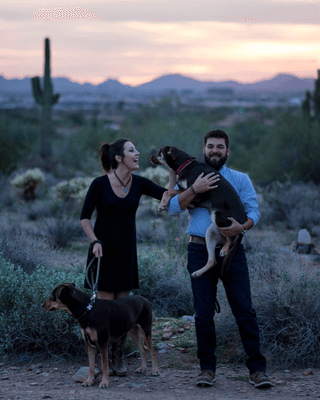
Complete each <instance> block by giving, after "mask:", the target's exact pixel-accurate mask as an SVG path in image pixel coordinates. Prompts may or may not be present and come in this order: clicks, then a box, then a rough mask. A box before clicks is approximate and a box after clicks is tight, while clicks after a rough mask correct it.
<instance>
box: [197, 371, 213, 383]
mask: <svg viewBox="0 0 320 400" xmlns="http://www.w3.org/2000/svg"><path fill="white" fill-rule="evenodd" d="M215 380H216V374H215V373H214V371H211V369H205V370H203V371H201V372H200V374H199V375H198V377H197V383H196V386H212V385H213V382H214V381H215Z"/></svg>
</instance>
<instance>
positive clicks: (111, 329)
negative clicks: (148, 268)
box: [42, 283, 159, 388]
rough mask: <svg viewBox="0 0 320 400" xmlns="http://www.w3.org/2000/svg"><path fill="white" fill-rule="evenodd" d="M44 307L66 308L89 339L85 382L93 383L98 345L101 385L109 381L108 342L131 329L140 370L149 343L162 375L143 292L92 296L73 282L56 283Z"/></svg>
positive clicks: (154, 364)
mask: <svg viewBox="0 0 320 400" xmlns="http://www.w3.org/2000/svg"><path fill="white" fill-rule="evenodd" d="M42 307H43V308H44V309H45V310H47V311H55V310H65V311H67V312H68V313H69V314H71V315H72V316H73V317H74V318H76V319H77V320H78V322H79V324H80V328H81V333H82V336H83V339H84V341H85V343H86V350H87V355H88V359H89V376H88V379H87V380H86V381H85V382H84V383H83V384H82V385H83V386H91V385H93V383H94V365H95V354H96V349H99V350H100V355H101V365H102V381H101V383H100V388H106V387H108V385H109V361H108V348H109V344H111V343H113V342H115V341H117V340H118V339H119V338H121V337H122V336H124V335H126V334H127V333H128V332H130V336H131V338H132V340H133V341H134V343H135V344H136V346H137V347H138V350H139V352H140V356H141V367H140V368H139V369H138V370H137V372H146V367H147V364H146V349H145V345H144V343H146V345H147V347H148V349H149V351H150V355H151V359H152V375H159V369H158V365H157V360H156V355H155V351H154V348H153V346H152V340H151V329H152V309H151V304H150V302H149V301H148V300H147V299H145V298H144V297H142V296H126V297H122V298H120V299H118V300H99V299H96V300H94V301H92V300H90V296H88V295H87V294H85V293H83V292H81V291H80V290H78V289H76V288H75V284H74V283H63V284H61V285H59V286H57V287H56V288H55V289H54V290H53V291H52V294H51V296H50V298H49V299H48V300H47V301H46V302H45V303H43V305H42Z"/></svg>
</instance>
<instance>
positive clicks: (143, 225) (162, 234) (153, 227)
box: [136, 219, 167, 243]
mask: <svg viewBox="0 0 320 400" xmlns="http://www.w3.org/2000/svg"><path fill="white" fill-rule="evenodd" d="M136 228H137V241H138V242H147V243H162V242H164V241H165V240H166V238H167V233H166V230H165V227H164V225H163V223H162V221H159V220H156V219H154V220H151V221H150V220H149V221H137V223H136Z"/></svg>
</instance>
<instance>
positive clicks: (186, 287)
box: [135, 251, 194, 317]
mask: <svg viewBox="0 0 320 400" xmlns="http://www.w3.org/2000/svg"><path fill="white" fill-rule="evenodd" d="M138 263H139V281H140V288H139V289H138V290H135V294H140V295H141V296H144V297H146V298H147V299H148V300H149V301H150V302H151V304H152V309H153V311H154V312H155V313H156V314H157V315H158V316H163V317H168V316H170V317H181V316H182V315H185V314H187V315H192V314H193V313H194V311H193V300H192V293H191V286H190V278H189V273H188V272H187V270H186V267H185V259H180V258H168V257H165V256H164V254H163V252H161V251H151V252H150V251H140V253H139V255H138Z"/></svg>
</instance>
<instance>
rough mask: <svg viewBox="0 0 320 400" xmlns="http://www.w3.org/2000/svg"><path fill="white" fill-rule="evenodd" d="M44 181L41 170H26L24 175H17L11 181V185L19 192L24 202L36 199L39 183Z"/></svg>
mask: <svg viewBox="0 0 320 400" xmlns="http://www.w3.org/2000/svg"><path fill="white" fill-rule="evenodd" d="M44 181H45V177H44V174H43V172H42V171H41V169H39V168H33V169H28V170H27V171H26V172H25V173H23V174H19V175H17V176H16V177H15V178H14V179H12V181H11V185H12V186H14V187H15V188H17V189H19V190H21V193H22V197H23V199H24V200H27V201H28V200H34V199H35V197H36V189H37V186H38V185H39V184H40V183H43V182H44Z"/></svg>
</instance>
